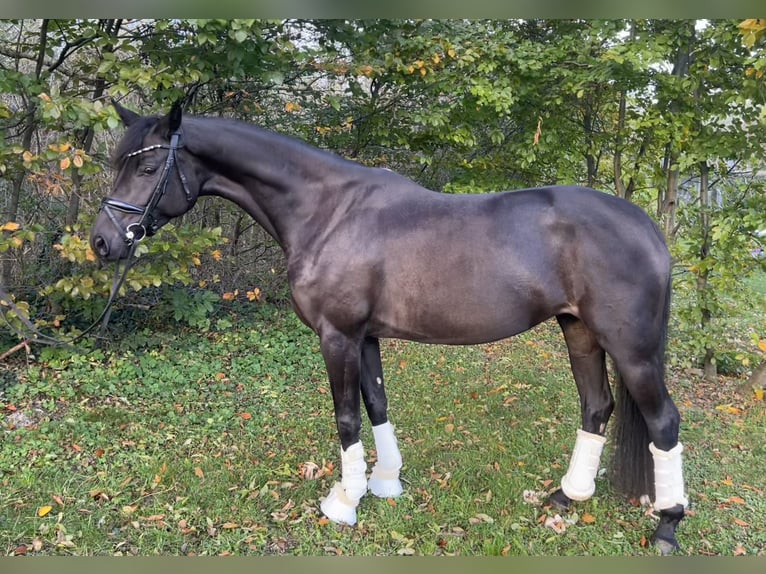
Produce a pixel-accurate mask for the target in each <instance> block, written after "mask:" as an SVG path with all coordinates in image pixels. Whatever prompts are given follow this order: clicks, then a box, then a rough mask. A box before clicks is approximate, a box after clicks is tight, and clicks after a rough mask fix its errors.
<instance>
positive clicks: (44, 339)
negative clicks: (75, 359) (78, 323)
mask: <svg viewBox="0 0 766 574" xmlns="http://www.w3.org/2000/svg"><path fill="white" fill-rule="evenodd" d="M137 246H138V244H137V243H133V244H132V245H131V246H130V251H129V253H128V257H127V258H126V259H125V268H124V269H123V270H122V272H120V262H119V261H118V262H116V263H115V266H114V277H113V278H112V288H111V291H110V293H109V298H108V299H107V301H106V306H105V307H104V310H103V311H101V314H100V315H99V316H98V317H97V318H96V320H95V321H93V323H91V324H90V325H89V326H88V327H87V328H86V329H85V330H84V331H82V332H81V333H80V334H78V335H77V336H75V337H73V338H72V339H69V340H65V339H59V338H57V337H53V336H51V335H46V334H45V333H43V332H42V331H40V329H38V328H37V327H36V326H35V325H34V324H33V323H32V321H30V320H29V319H28V318H27V317H25V316H24V312H23V311H22V310H21V309H19V307H18V306H17V305H16V304H15V303H14V302H13V299H12V298H11V296H10V295H8V293H7V292H6V291H5V289H3V287H2V285H0V304H3V305H5V306H7V307H8V308H10V310H11V311H13V312H14V313H16V316H17V317H18V318H19V320H20V321H21V322H22V323H23V324H24V326H25V327H26V328H27V329H29V333H24V332H23V331H22V330H20V329H18V328H16V327H15V326H13V325H11V323H10V321H8V319H7V318H6V316H5V314H4V313H0V316H2V318H3V321H4V322H5V324H6V326H7V327H8V328H9V329H10V330H11V331H13V332H14V333H15V334H16V335H18V336H19V337H21V338H22V339H26V341H27V342H30V343H41V344H43V345H50V346H52V347H66V348H70V349H71V348H73V347H72V345H73V344H74V343H76V342H77V341H79V340H80V339H82V338H83V337H85V336H86V335H88V334H89V333H90V332H91V331H93V330H94V329H95V328H96V327H98V326H99V325H101V329H100V331H101V333H103V332H104V330H105V329H106V326H107V324H108V323H109V317H110V315H111V313H112V304H113V303H114V300H115V298H116V297H117V293H119V291H120V288H121V287H122V285H123V283H125V279H126V278H127V276H128V271H130V268H131V267H132V265H133V254H134V253H135V251H136V247H137Z"/></svg>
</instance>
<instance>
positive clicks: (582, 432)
mask: <svg viewBox="0 0 766 574" xmlns="http://www.w3.org/2000/svg"><path fill="white" fill-rule="evenodd" d="M557 319H558V322H559V325H560V326H561V330H562V331H563V332H564V338H565V340H566V343H567V348H568V351H569V362H570V365H571V367H572V374H573V375H574V379H575V383H576V384H577V391H578V393H579V395H580V408H581V412H582V428H580V429H578V431H577V439H576V442H575V447H574V450H573V452H572V457H571V459H570V461H569V469H568V470H567V473H566V474H565V475H564V477H563V478H562V480H561V488H559V489H558V490H556V491H555V492H554V493H552V494H551V496H550V497H549V498H548V502H550V503H551V504H554V505H555V506H557V507H559V508H567V507H569V504H570V502H571V501H572V500H587V499H588V498H590V497H591V496H592V495H593V493H594V491H595V489H596V483H595V478H596V473H597V472H598V468H599V462H600V459H601V451H602V449H603V446H604V443H605V442H606V439H605V437H604V433H605V431H606V424H607V421H608V420H609V417H610V415H611V414H612V410H613V408H614V399H613V398H612V391H611V389H610V387H609V378H608V376H607V372H606V354H605V352H604V349H603V348H602V347H601V345H600V344H599V343H598V341H597V339H596V335H595V334H594V333H593V331H591V330H590V329H589V328H588V327H587V326H586V325H585V323H583V322H582V320H580V319H578V318H577V317H574V316H572V315H559V316H558V317H557Z"/></svg>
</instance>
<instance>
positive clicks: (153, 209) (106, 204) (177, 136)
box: [101, 131, 192, 255]
mask: <svg viewBox="0 0 766 574" xmlns="http://www.w3.org/2000/svg"><path fill="white" fill-rule="evenodd" d="M180 140H181V133H180V132H179V131H176V132H173V134H172V135H171V136H170V145H165V144H155V145H150V146H148V147H145V148H141V149H139V150H137V151H134V152H131V153H129V154H126V155H125V159H128V158H131V157H135V156H137V155H141V154H142V153H146V152H148V151H151V150H153V149H167V150H168V157H167V158H165V165H164V167H163V168H162V173H161V174H160V179H159V181H158V182H157V185H156V186H155V187H154V190H153V191H152V195H151V197H150V198H149V202H148V203H147V204H146V205H145V206H144V207H141V206H139V205H134V204H132V203H129V202H127V201H123V200H121V199H115V198H113V197H105V198H104V200H103V201H102V202H101V210H103V212H104V213H106V215H107V217H108V218H109V221H111V222H112V223H113V224H114V225H115V227H117V229H119V230H120V231H121V232H122V234H123V238H124V240H125V243H126V244H127V245H129V246H133V244H134V243H136V242H139V241H141V240H142V239H143V238H144V237H147V236H148V237H151V236H152V235H154V234H155V233H156V232H157V230H158V229H159V228H160V226H159V224H158V217H157V205H158V204H159V202H160V200H161V199H162V198H163V196H164V195H165V192H166V191H167V188H168V180H169V179H170V172H171V170H172V169H173V167H175V168H176V172H177V173H178V179H180V180H181V186H182V187H183V190H184V193H185V194H186V201H187V202H188V203H190V204H191V202H192V194H191V191H190V190H189V184H188V182H187V179H186V176H185V175H184V173H183V171H181V166H180V165H179V164H178V161H177V159H176V151H177V150H178V149H180V148H181V147H183V144H182V143H179V142H180ZM114 210H116V211H120V212H122V213H129V214H133V215H140V216H141V219H139V220H138V221H134V222H133V223H131V224H129V225H128V226H127V227H125V228H124V229H123V228H122V226H121V225H120V223H119V222H118V221H117V218H116V217H115V215H114ZM131 255H132V253H131Z"/></svg>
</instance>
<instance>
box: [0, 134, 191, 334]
mask: <svg viewBox="0 0 766 574" xmlns="http://www.w3.org/2000/svg"><path fill="white" fill-rule="evenodd" d="M180 139H181V133H180V132H179V131H176V132H174V133H173V134H172V135H171V137H170V145H164V144H155V145H151V146H148V147H145V148H141V149H139V150H137V151H134V152H131V153H129V154H127V155H126V156H125V157H126V158H131V157H135V156H137V155H141V154H142V153H146V152H148V151H151V150H154V149H167V150H169V151H168V156H167V158H166V159H165V165H164V167H163V168H162V173H161V175H160V179H159V181H158V182H157V185H156V186H155V187H154V190H153V191H152V195H151V196H150V198H149V201H148V202H147V204H146V205H145V206H144V207H141V206H139V205H134V204H132V203H129V202H127V201H123V200H121V199H115V198H111V197H106V198H105V199H104V200H103V201H102V202H101V207H100V210H103V211H104V213H106V215H107V217H108V218H109V221H111V222H112V223H113V224H114V225H115V227H117V229H119V230H120V231H121V232H122V234H123V238H124V240H125V244H126V245H128V247H129V251H128V255H127V257H126V258H125V267H124V269H123V270H122V272H120V262H119V261H118V262H116V263H115V268H114V278H113V279H112V288H111V291H110V293H109V298H108V299H107V302H106V306H105V307H104V310H103V311H102V312H101V314H100V315H99V316H98V318H97V319H96V320H95V321H93V323H92V324H91V325H90V326H88V327H87V328H86V329H85V330H84V331H82V332H81V333H79V334H78V335H77V336H76V337H74V338H72V339H71V340H63V339H58V338H56V337H52V336H50V335H46V334H45V333H43V332H42V331H40V330H39V329H38V328H37V327H36V326H35V325H34V324H33V323H32V322H31V321H30V320H29V319H28V318H27V317H26V316H25V315H24V312H23V311H22V310H21V309H19V307H18V306H17V305H16V304H15V303H14V302H13V300H12V299H11V297H10V295H8V293H6V292H5V290H4V289H3V288H2V285H0V304H3V305H5V306H7V307H8V308H10V309H11V311H13V312H14V313H15V314H16V316H17V317H18V318H19V320H20V321H21V322H22V323H23V324H24V326H25V327H26V328H27V329H28V330H29V332H30V333H31V336H30V335H29V334H26V333H23V332H22V331H21V330H19V329H17V328H16V327H14V326H13V325H11V324H10V322H9V321H8V319H7V318H6V317H5V315H4V314H1V313H0V316H1V317H2V318H3V320H4V321H5V323H6V325H7V326H8V328H9V329H10V330H12V331H13V332H15V333H16V334H17V335H19V336H20V337H22V338H25V339H27V340H28V341H30V342H38V343H43V344H45V345H51V346H71V345H72V344H73V343H76V342H77V341H79V340H80V339H82V338H83V337H85V336H86V335H87V334H89V333H90V332H92V331H93V330H94V329H95V328H96V327H98V326H99V325H101V330H102V331H103V329H105V328H106V325H107V324H108V322H109V316H110V314H111V311H112V304H113V303H114V300H115V298H116V297H117V293H118V292H119V291H120V288H121V287H122V285H123V283H124V282H125V279H126V278H127V276H128V271H129V270H130V268H131V266H132V259H133V255H134V254H135V252H136V248H137V247H138V243H139V242H140V241H141V240H142V239H144V238H145V237H151V236H152V235H154V234H155V233H156V232H157V230H158V229H159V227H160V226H159V225H158V224H157V214H156V210H157V205H158V204H159V202H160V200H161V199H162V198H163V196H164V195H165V192H166V191H167V187H168V180H169V179H170V172H171V170H172V169H173V167H175V168H176V172H177V173H178V178H179V179H180V180H181V185H182V187H183V190H184V194H185V195H186V200H187V201H188V202H189V203H191V202H192V194H191V191H190V190H189V185H188V182H187V179H186V176H185V175H184V174H183V172H182V171H181V167H180V165H179V164H178V161H177V159H176V150H178V149H179V148H181V147H183V144H181V143H179V142H180ZM115 210H116V211H120V212H122V213H128V214H133V215H140V216H141V219H139V220H138V221H135V222H133V223H130V224H129V225H128V226H127V227H125V229H123V228H122V226H121V225H120V223H119V222H118V221H117V217H116V216H115V214H114V211H115Z"/></svg>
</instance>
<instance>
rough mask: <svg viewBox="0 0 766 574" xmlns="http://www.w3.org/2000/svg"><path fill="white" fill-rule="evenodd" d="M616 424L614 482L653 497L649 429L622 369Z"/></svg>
mask: <svg viewBox="0 0 766 574" xmlns="http://www.w3.org/2000/svg"><path fill="white" fill-rule="evenodd" d="M670 294H671V278H670V273H668V281H667V288H666V290H665V301H664V305H663V311H662V313H663V314H662V330H661V333H660V336H661V341H660V351H659V352H661V353H662V357H661V360H662V365H663V367H662V368H663V371H662V376H663V378H664V375H665V373H664V365H665V356H664V355H665V346H666V342H667V330H668V319H669V317H670ZM615 394H616V397H615V402H616V408H615V417H614V418H615V424H614V426H613V428H612V432H613V441H612V442H613V445H614V447H613V458H612V472H611V480H612V485H613V486H614V487H615V489H616V490H617V491H619V492H620V493H622V494H624V495H625V496H628V497H636V498H638V497H640V496H641V495H644V494H647V495H649V496H650V497H651V499H652V500H654V460H653V458H652V455H651V452H650V451H649V442H650V439H649V429H648V427H647V426H646V420H645V419H644V417H643V415H642V414H641V411H640V410H639V408H638V405H637V404H636V402H635V401H634V400H633V397H632V396H631V395H630V392H628V389H627V387H626V385H625V382H624V381H623V379H622V376H621V375H620V373H619V372H616V373H615Z"/></svg>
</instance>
